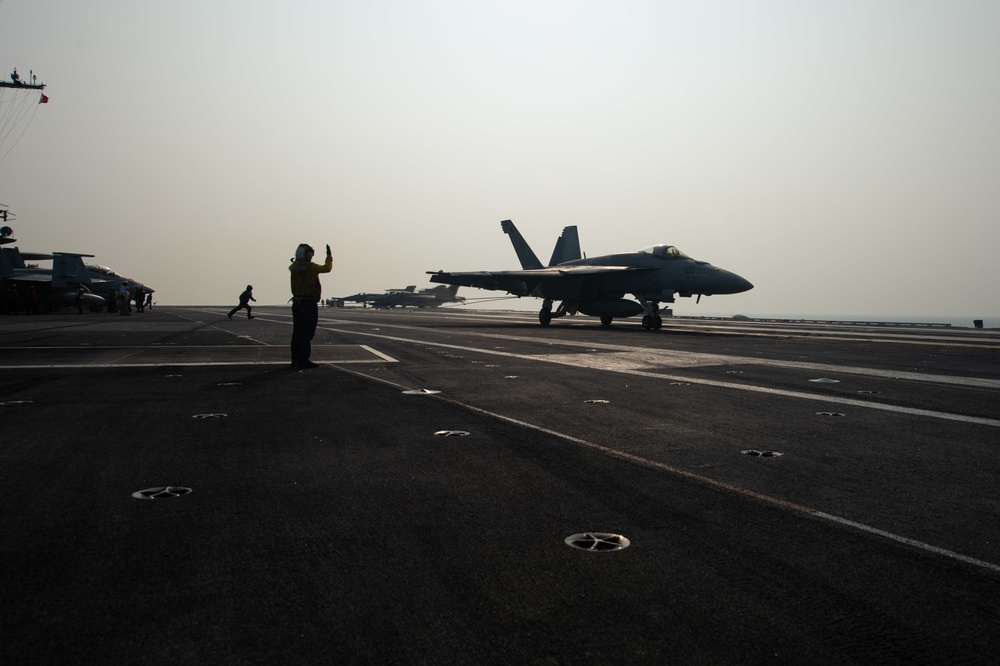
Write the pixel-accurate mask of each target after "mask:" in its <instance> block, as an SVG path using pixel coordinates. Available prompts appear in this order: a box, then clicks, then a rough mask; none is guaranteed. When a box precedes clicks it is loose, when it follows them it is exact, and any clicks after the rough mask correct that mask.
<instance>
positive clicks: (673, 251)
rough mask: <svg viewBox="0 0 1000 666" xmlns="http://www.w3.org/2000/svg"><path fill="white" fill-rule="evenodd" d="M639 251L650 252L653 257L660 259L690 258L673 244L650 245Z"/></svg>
mask: <svg viewBox="0 0 1000 666" xmlns="http://www.w3.org/2000/svg"><path fill="white" fill-rule="evenodd" d="M639 252H642V253H643V254H651V255H653V256H654V257H660V258H661V259H690V258H691V257H689V256H687V255H686V254H684V253H683V252H681V251H680V250H678V249H677V248H676V247H674V246H673V245H650V246H649V247H644V248H642V249H641V250H639Z"/></svg>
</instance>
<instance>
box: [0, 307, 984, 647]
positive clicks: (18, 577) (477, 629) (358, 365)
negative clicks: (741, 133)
mask: <svg viewBox="0 0 1000 666" xmlns="http://www.w3.org/2000/svg"><path fill="white" fill-rule="evenodd" d="M228 309H229V308H228V307H225V306H220V307H216V308H213V307H179V306H178V307H162V306H156V307H155V309H153V310H152V311H147V312H145V313H133V314H132V315H131V316H129V317H120V316H118V315H109V314H103V313H86V314H83V315H77V314H75V313H72V314H68V313H67V314H49V315H39V316H30V317H28V316H23V315H20V316H16V317H6V318H0V428H2V431H3V437H2V442H3V443H2V445H0V481H2V484H3V487H4V488H5V489H6V496H5V502H4V506H3V509H2V511H0V515H2V522H0V564H2V566H3V569H4V572H5V575H4V580H3V583H2V587H3V599H4V603H3V604H0V618H2V623H3V626H4V638H3V640H2V648H0V661H2V662H3V663H9V664H18V663H53V662H61V661H66V660H68V659H70V658H72V659H75V660H88V661H92V662H107V663H109V662H116V663H135V662H143V663H150V664H168V663H176V662H177V661H178V660H185V661H191V662H195V663H220V664H226V663H274V662H276V661H279V660H280V661H282V662H295V663H329V662H332V661H336V662H338V663H429V664H430V663H455V664H458V663H498V664H499V663H512V662H517V663H556V664H558V663H607V662H611V661H614V662H622V661H626V662H632V663H691V662H697V663H764V662H766V663H804V662H809V663H829V664H834V663H836V664H842V663H849V662H872V661H879V662H891V663H900V662H913V663H956V662H961V663H988V662H991V661H993V660H994V659H995V657H996V654H998V653H1000V634H998V632H996V631H995V627H996V626H998V625H1000V493H998V492H997V487H998V480H1000V457H998V455H997V454H998V448H997V447H998V442H1000V331H997V330H993V329H985V330H981V329H972V328H969V329H962V328H954V327H953V328H939V327H922V326H912V327H910V326H906V327H901V326H895V327H872V326H864V325H859V324H843V323H822V324H821V323H806V322H791V323H782V322H753V321H750V322H747V321H726V320H698V319H684V318H670V317H665V318H664V320H663V326H662V328H661V329H660V330H657V331H653V330H644V329H643V328H642V326H641V325H639V324H638V323H636V322H633V321H629V320H623V321H621V322H619V321H617V320H616V321H615V322H614V323H613V324H612V325H611V326H602V325H601V324H600V323H599V322H597V321H595V320H594V319H590V318H582V317H563V318H560V319H557V320H554V321H553V322H552V323H551V324H550V325H549V326H546V327H541V326H539V324H538V318H537V315H536V314H534V313H527V312H509V311H482V310H466V309H458V308H454V309H448V308H442V309H438V310H433V311H431V310H412V309H411V310H398V309H397V310H379V311H375V310H366V309H360V308H344V309H339V308H322V309H321V310H320V323H319V328H318V331H317V335H316V339H315V340H314V347H313V356H312V360H314V361H316V362H317V363H319V364H320V367H318V368H315V369H312V370H304V371H297V370H295V369H292V368H290V367H289V361H290V358H289V349H288V342H289V339H290V335H291V311H290V309H288V308H285V307H254V315H255V318H254V319H253V320H248V319H246V318H244V317H240V316H236V317H234V319H233V320H231V321H230V320H229V319H228V318H227V317H226V312H227V311H228Z"/></svg>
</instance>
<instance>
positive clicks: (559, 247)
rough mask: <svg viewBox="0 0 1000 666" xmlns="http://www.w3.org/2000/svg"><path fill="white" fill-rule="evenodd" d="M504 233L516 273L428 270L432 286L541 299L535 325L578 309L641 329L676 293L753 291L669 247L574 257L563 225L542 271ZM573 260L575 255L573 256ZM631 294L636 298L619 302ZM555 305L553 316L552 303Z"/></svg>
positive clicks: (573, 237) (652, 323)
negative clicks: (634, 322) (638, 318)
mask: <svg viewBox="0 0 1000 666" xmlns="http://www.w3.org/2000/svg"><path fill="white" fill-rule="evenodd" d="M500 226H501V227H502V228H503V231H504V233H505V234H507V235H508V236H510V240H511V243H512V244H513V245H514V250H515V251H516V252H517V256H518V259H520V261H521V270H513V271H476V272H466V273H449V272H446V271H437V272H432V271H428V273H429V274H430V276H431V282H441V283H444V284H451V285H461V286H464V287H476V288H477V289H490V290H494V291H506V292H507V293H509V294H513V295H514V296H534V297H536V298H542V299H544V301H543V303H542V309H541V311H540V312H539V313H538V320H539V322H540V323H541V324H542V326H548V325H549V322H551V321H552V320H553V319H555V318H556V317H562V316H564V315H568V314H570V315H572V314H576V313H577V312H581V313H583V314H585V315H590V316H593V317H600V318H601V324H603V325H604V326H610V325H611V321H612V320H613V319H614V318H616V317H633V316H635V315H639V314H641V315H642V326H643V328H645V329H658V328H660V326H662V325H663V319H662V318H661V316H660V303H673V302H674V297H675V296H682V297H690V296H693V295H697V296H698V300H699V301H700V300H701V297H702V296H711V295H713V294H738V293H740V292H744V291H747V290H749V289H753V285H752V284H750V282H749V281H747V280H746V279H744V278H742V277H740V276H739V275H737V274H736V273H732V272H730V271H727V270H723V269H721V268H717V267H715V266H713V265H712V264H710V263H708V262H707V261H697V260H695V259H692V258H691V257H689V256H687V255H686V254H684V253H683V252H681V251H680V250H679V249H677V248H676V247H674V246H673V245H652V246H650V247H647V248H644V249H642V250H639V251H638V252H625V253H621V254H610V255H605V256H601V257H591V258H581V257H580V251H579V240H578V238H577V234H576V227H566V229H564V230H563V236H562V237H560V239H559V242H557V243H556V248H555V250H554V252H553V254H552V261H551V262H550V264H549V266H547V267H543V266H542V265H541V262H539V261H538V259H537V257H535V254H534V252H532V251H531V248H530V247H529V246H528V244H527V243H526V242H525V240H524V238H522V237H521V234H520V233H519V232H518V231H517V228H516V227H515V226H514V223H513V222H511V221H510V220H504V221H502V222H501V223H500ZM574 255H575V256H574ZM626 294H631V295H632V296H634V297H635V298H636V300H635V301H632V300H629V299H626V298H624V296H625V295H626ZM555 301H561V302H560V304H559V307H558V308H556V310H555V312H553V311H552V305H553V303H554V302H555Z"/></svg>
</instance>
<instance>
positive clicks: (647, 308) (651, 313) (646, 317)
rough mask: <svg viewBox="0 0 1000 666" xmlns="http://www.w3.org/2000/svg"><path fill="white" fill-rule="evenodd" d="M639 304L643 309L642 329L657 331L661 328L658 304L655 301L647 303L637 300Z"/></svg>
mask: <svg viewBox="0 0 1000 666" xmlns="http://www.w3.org/2000/svg"><path fill="white" fill-rule="evenodd" d="M639 303H640V304H642V307H643V308H644V312H643V316H642V327H643V328H644V329H646V330H647V331H650V330H652V331H658V330H660V327H661V326H663V318H662V317H661V316H660V304H659V303H658V302H657V301H647V300H646V299H644V298H639Z"/></svg>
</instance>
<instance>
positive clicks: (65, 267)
mask: <svg viewBox="0 0 1000 666" xmlns="http://www.w3.org/2000/svg"><path fill="white" fill-rule="evenodd" d="M13 233H14V232H13V230H12V229H11V228H10V227H3V228H2V229H0V245H8V244H10V243H14V242H16V240H15V239H13V238H11V234H13ZM92 256H94V255H92V254H77V253H74V252H53V253H51V254H36V253H27V252H26V253H23V254H22V253H21V252H20V251H18V249H17V248H16V247H2V248H0V293H2V294H4V295H5V297H6V294H7V290H8V289H9V288H10V285H12V284H13V285H14V286H15V287H16V288H17V290H18V292H20V293H19V297H21V298H22V299H23V295H24V290H26V289H28V288H29V287H31V286H34V287H35V291H36V292H38V305H39V306H41V307H45V308H58V307H75V306H76V297H77V291H78V289H79V286H80V285H83V287H84V290H85V291H84V294H83V297H82V299H81V300H82V305H83V307H86V308H92V309H93V308H99V307H101V306H103V305H104V299H103V298H101V297H100V296H98V295H96V294H94V293H92V292H91V289H90V287H91V281H90V276H89V275H88V274H87V269H86V268H85V267H84V264H83V257H92ZM26 260H27V261H37V260H51V261H52V268H51V269H49V268H40V267H39V266H38V265H37V264H28V263H26Z"/></svg>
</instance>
